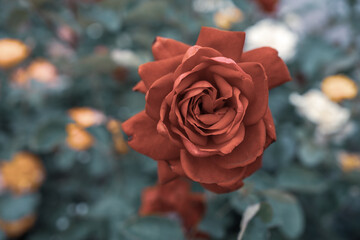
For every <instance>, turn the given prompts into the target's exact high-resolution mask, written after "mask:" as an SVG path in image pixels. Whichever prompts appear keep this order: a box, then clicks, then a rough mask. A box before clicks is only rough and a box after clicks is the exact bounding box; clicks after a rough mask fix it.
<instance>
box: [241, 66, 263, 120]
mask: <svg viewBox="0 0 360 240" xmlns="http://www.w3.org/2000/svg"><path fill="white" fill-rule="evenodd" d="M239 66H240V67H241V68H242V69H243V70H244V71H245V72H246V73H248V74H249V75H250V76H251V78H252V81H253V83H254V87H255V90H254V93H255V97H254V98H253V99H251V100H250V101H249V106H248V109H247V110H246V113H245V119H244V121H245V124H246V125H252V124H255V123H257V122H258V121H259V120H260V119H262V118H263V117H264V115H265V113H266V110H267V108H268V101H269V90H268V83H267V77H266V74H265V71H264V68H263V67H262V66H261V64H258V63H250V62H249V63H248V62H246V63H239Z"/></svg>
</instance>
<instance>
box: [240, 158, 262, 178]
mask: <svg viewBox="0 0 360 240" xmlns="http://www.w3.org/2000/svg"><path fill="white" fill-rule="evenodd" d="M262 158H263V155H260V156H259V157H258V158H256V160H255V161H254V162H253V163H251V164H250V165H248V166H246V171H245V173H244V178H246V177H248V176H250V175H251V174H253V173H254V172H256V171H257V170H259V169H260V168H261V166H262Z"/></svg>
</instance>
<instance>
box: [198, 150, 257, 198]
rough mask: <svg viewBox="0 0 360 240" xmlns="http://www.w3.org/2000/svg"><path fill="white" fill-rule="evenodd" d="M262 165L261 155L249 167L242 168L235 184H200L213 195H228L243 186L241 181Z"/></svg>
mask: <svg viewBox="0 0 360 240" xmlns="http://www.w3.org/2000/svg"><path fill="white" fill-rule="evenodd" d="M261 164H262V155H261V156H259V157H258V158H256V160H255V161H254V162H253V163H251V164H250V165H248V166H246V167H244V171H243V172H242V175H241V179H239V180H238V181H236V182H229V183H220V184H201V185H202V186H203V187H204V188H206V189H208V190H210V191H213V192H215V193H228V192H232V191H235V190H236V189H239V188H240V187H242V186H243V185H244V183H243V179H245V178H247V177H248V176H250V175H251V174H253V173H254V172H255V171H256V170H258V169H259V168H260V167H261Z"/></svg>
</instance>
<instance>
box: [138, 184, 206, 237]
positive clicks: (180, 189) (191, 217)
mask: <svg viewBox="0 0 360 240" xmlns="http://www.w3.org/2000/svg"><path fill="white" fill-rule="evenodd" d="M171 213H175V214H176V215H177V216H178V217H180V218H181V220H182V224H183V226H184V228H185V230H186V232H187V233H188V234H189V233H190V232H191V231H192V230H195V229H196V226H197V225H198V223H199V222H200V221H201V219H202V218H203V216H204V214H205V198H204V195H203V194H201V193H192V192H191V190H190V184H189V182H188V181H186V180H184V179H180V178H179V179H177V180H175V181H173V182H170V183H168V184H165V185H157V186H154V187H148V188H145V189H144V190H143V192H142V198H141V206H140V209H139V214H140V215H141V216H147V215H153V214H171Z"/></svg>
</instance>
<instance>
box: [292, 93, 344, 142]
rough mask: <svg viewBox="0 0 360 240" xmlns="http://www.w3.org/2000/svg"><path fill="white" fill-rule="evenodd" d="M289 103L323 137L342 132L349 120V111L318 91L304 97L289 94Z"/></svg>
mask: <svg viewBox="0 0 360 240" xmlns="http://www.w3.org/2000/svg"><path fill="white" fill-rule="evenodd" d="M290 103H292V104H293V105H294V106H296V108H297V111H298V112H299V114H300V115H302V116H304V117H305V118H307V119H308V120H309V121H311V122H313V123H315V124H316V125H317V131H318V132H319V133H321V134H323V135H328V134H334V133H337V132H339V131H340V130H342V129H343V128H344V127H345V125H347V123H348V121H349V119H350V111H349V110H348V109H346V108H343V107H341V106H340V105H338V104H336V103H334V102H332V101H331V100H330V99H328V98H327V97H326V96H325V95H324V94H323V93H322V92H321V91H320V90H315V89H312V90H309V91H308V92H307V93H305V94H304V95H299V94H297V93H292V94H290Z"/></svg>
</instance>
